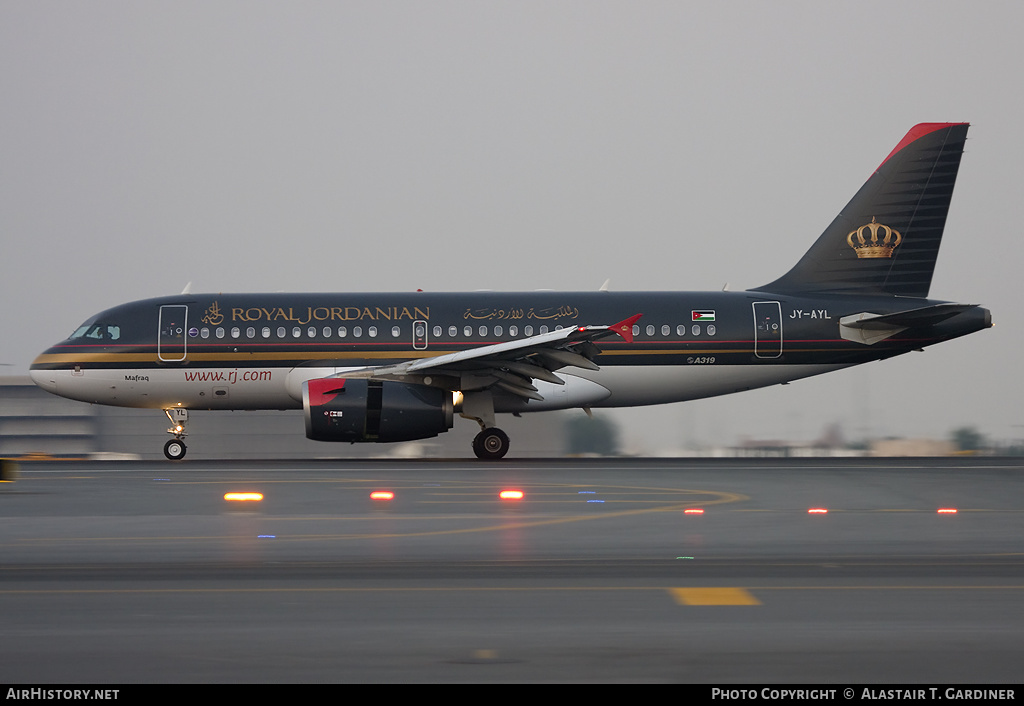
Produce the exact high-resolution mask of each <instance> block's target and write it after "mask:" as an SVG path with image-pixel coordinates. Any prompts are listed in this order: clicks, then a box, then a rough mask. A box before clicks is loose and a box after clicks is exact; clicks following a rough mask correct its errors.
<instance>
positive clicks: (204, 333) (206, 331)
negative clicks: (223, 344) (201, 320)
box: [199, 326, 210, 338]
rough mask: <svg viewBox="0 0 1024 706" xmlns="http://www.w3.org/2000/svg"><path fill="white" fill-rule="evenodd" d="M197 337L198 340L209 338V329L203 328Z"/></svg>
mask: <svg viewBox="0 0 1024 706" xmlns="http://www.w3.org/2000/svg"><path fill="white" fill-rule="evenodd" d="M199 337H200V338H209V337H210V329H208V328H206V327H205V326H203V328H202V330H201V331H200V332H199Z"/></svg>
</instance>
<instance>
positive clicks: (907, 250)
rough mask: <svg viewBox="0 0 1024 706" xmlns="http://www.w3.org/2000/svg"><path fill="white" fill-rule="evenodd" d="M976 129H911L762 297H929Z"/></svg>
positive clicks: (957, 125) (924, 126)
mask: <svg viewBox="0 0 1024 706" xmlns="http://www.w3.org/2000/svg"><path fill="white" fill-rule="evenodd" d="M968 127H969V125H968V124H967V123H921V124H920V125H915V126H914V127H913V128H911V129H910V132H908V133H907V134H906V136H905V137H904V138H903V139H902V140H901V141H900V143H899V144H898V145H896V148H895V149H894V150H893V151H892V152H890V153H889V156H888V157H886V158H885V160H884V161H883V162H882V163H881V165H879V167H878V169H876V170H875V173H874V174H872V175H871V177H870V178H869V179H868V180H867V182H866V183H865V184H864V186H862V187H861V189H860V191H858V192H857V194H856V196H854V197H853V199H851V201H850V203H848V204H847V205H846V208H844V209H843V210H842V212H840V214H839V215H838V216H836V218H835V220H834V221H832V224H831V225H829V227H828V228H826V229H825V232H823V233H822V234H821V236H820V237H819V238H818V240H817V241H816V242H815V243H814V245H812V246H811V249H810V250H808V251H807V253H806V254H805V255H804V256H803V258H801V259H800V261H799V262H798V263H797V264H796V266H795V267H793V269H791V270H790V271H789V272H787V273H786V274H785V275H783V276H782V277H780V278H779V279H777V280H775V281H774V282H772V283H770V284H766V285H764V286H763V287H757V288H755V289H756V291H766V292H779V293H784V294H805V293H831V294H890V295H895V296H904V297H927V296H928V290H929V288H930V287H931V282H932V274H933V273H934V271H935V260H936V258H937V257H938V254H939V244H940V242H941V241H942V231H943V229H944V228H945V225H946V214H947V213H948V212H949V202H950V199H951V198H952V196H953V186H954V184H955V183H956V175H957V171H958V170H959V168H960V157H961V155H962V154H963V150H964V142H965V141H966V139H967V128H968Z"/></svg>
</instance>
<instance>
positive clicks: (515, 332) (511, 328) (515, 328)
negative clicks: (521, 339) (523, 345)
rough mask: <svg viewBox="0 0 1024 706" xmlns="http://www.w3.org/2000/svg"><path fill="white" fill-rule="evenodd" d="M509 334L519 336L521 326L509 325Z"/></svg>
mask: <svg viewBox="0 0 1024 706" xmlns="http://www.w3.org/2000/svg"><path fill="white" fill-rule="evenodd" d="M508 335H509V336H512V337H515V336H518V335H519V327H518V326H509V327H508Z"/></svg>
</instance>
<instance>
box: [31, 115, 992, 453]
mask: <svg viewBox="0 0 1024 706" xmlns="http://www.w3.org/2000/svg"><path fill="white" fill-rule="evenodd" d="M968 127H969V125H968V124H967V123H922V124H919V125H916V126H914V127H913V128H911V129H910V131H909V132H908V133H907V134H906V136H905V137H904V138H903V139H902V140H901V141H900V142H899V144H897V145H896V148H895V149H893V150H892V152H890V153H889V155H888V156H887V157H886V158H885V160H883V161H882V163H881V164H880V165H879V167H878V168H877V169H876V170H875V172H874V173H873V174H872V175H871V176H870V178H869V179H868V180H867V182H866V183H865V184H864V185H863V187H861V189H860V190H859V191H858V192H857V194H856V195H855V196H854V197H853V199H852V200H851V201H850V202H849V203H848V204H847V206H846V208H844V209H843V210H842V212H841V213H840V214H839V215H838V216H837V217H836V218H835V220H833V221H832V223H831V224H830V225H829V226H828V227H827V228H826V229H825V230H824V232H823V233H822V234H821V236H820V237H819V238H818V239H817V240H816V241H815V242H814V244H813V245H812V246H811V248H810V250H808V251H807V253H806V254H805V255H804V256H803V257H802V258H801V259H800V260H799V261H798V262H797V263H796V265H795V266H793V268H792V269H791V270H789V272H787V273H786V274H784V275H782V276H781V277H779V278H778V279H776V280H774V281H772V282H770V283H769V284H766V285H763V286H760V287H755V288H753V289H749V290H745V291H716V292H621V293H619V292H610V291H605V290H604V288H602V290H598V291H593V292H551V291H542V292H508V293H501V292H473V293H436V294H432V293H426V292H408V293H378V294H370V293H360V294H356V293H349V294H343V293H321V294H195V295H194V294H191V293H188V292H186V293H183V294H182V295H178V296H170V297H162V298H155V299H146V300H143V301H136V302H132V303H128V304H123V305H120V306H116V307H114V308H112V309H109V310H107V311H104V312H102V313H99V314H97V315H95V316H93V317H91V318H89V319H88V320H87V321H85V323H83V324H82V325H81V326H80V327H79V328H78V329H77V330H76V331H75V332H74V333H72V334H71V336H70V337H69V338H67V339H65V340H63V341H61V342H60V343H58V344H56V345H54V346H52V347H51V348H49V349H48V350H46V351H45V352H44V353H42V354H41V355H39V356H38V357H37V358H36V359H35V361H34V362H33V363H32V365H31V370H30V374H31V376H32V379H33V380H34V381H35V383H36V384H37V385H39V386H40V387H42V388H43V389H45V390H47V391H49V392H52V393H54V394H57V395H60V396H62V397H67V398H71V399H74V400H81V401H84V402H91V403H96V404H105V405H119V406H124V407H138V408H154V409H162V410H164V412H165V413H166V414H167V416H168V418H169V419H170V421H171V425H172V426H171V428H170V429H168V433H169V434H171V436H172V438H171V439H170V440H169V441H168V442H167V443H166V444H165V446H164V454H165V455H166V457H167V458H168V459H171V460H180V459H181V458H183V457H184V456H185V452H186V446H185V442H184V438H185V436H186V433H187V432H186V424H187V421H188V411H189V410H200V409H204V410H205V409H209V410H217V409H219V410H250V409H296V410H297V409H302V410H303V411H304V418H305V431H306V436H307V437H308V438H310V439H314V440H319V441H344V442H352V443H356V442H382V443H383V442H396V441H408V440H414V439H425V438H430V437H434V436H437V435H438V434H441V433H443V432H446V431H448V429H450V428H452V426H453V425H454V417H455V415H456V414H458V415H460V416H461V417H463V418H466V419H469V420H472V421H475V422H476V423H477V424H478V425H479V427H480V432H479V434H477V436H476V437H475V439H474V441H473V451H474V453H475V455H476V456H477V457H478V458H480V459H487V460H496V459H500V458H502V457H504V456H505V454H506V453H507V452H508V450H509V438H508V435H507V434H505V433H504V432H503V431H502V430H501V429H499V428H498V427H497V425H496V416H497V415H499V414H514V415H519V414H524V413H530V412H542V411H548V410H560V409H570V408H582V409H583V410H584V411H586V412H587V413H588V414H590V413H591V410H593V409H599V408H608V407H631V406H639V405H654V404H664V403H670V402H681V401H685V400H693V399H699V398H704V397H711V396H715V395H723V394H728V393H734V392H740V391H743V390H750V389H754V388H760V387H765V386H768V385H775V384H780V383H787V382H790V381H792V380H797V379H800V378H806V377H809V376H812V375H819V374H822V373H827V372H830V371H833V370H840V369H843V368H847V367H849V366H853V365H860V364H862V363H867V362H870V361H875V360H884V359H886V358H891V357H892V356H896V355H900V354H903V353H907V352H909V351H912V350H919V349H921V348H924V347H926V346H929V345H932V344H935V343H939V342H942V341H947V340H950V339H953V338H957V337H960V336H964V335H967V334H970V333H973V332H975V331H979V330H981V329H984V328H988V327H990V326H991V325H992V317H991V313H990V312H989V310H988V309H985V308H982V307H981V306H978V305H973V304H958V303H954V302H948V301H942V300H935V299H930V298H928V290H929V289H930V286H931V280H932V274H933V272H934V269H935V262H936V257H937V255H938V250H939V244H940V241H941V239H942V233H943V230H944V227H945V223H946V215H947V213H948V210H949V204H950V200H951V197H952V194H953V186H954V183H955V181H956V176H957V172H958V170H959V166H960V159H961V155H962V153H963V149H964V143H965V141H966V138H967V130H968ZM187 289H188V288H186V290H187Z"/></svg>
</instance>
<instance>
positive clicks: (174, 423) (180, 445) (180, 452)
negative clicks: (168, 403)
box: [164, 407, 188, 461]
mask: <svg viewBox="0 0 1024 706" xmlns="http://www.w3.org/2000/svg"><path fill="white" fill-rule="evenodd" d="M164 414H166V415H167V418H168V419H170V420H171V428H170V429H168V430H167V433H168V434H173V435H174V438H173V439H171V440H170V441H168V442H167V443H166V444H164V456H166V457H167V458H168V459H170V460H171V461H180V460H181V459H183V458H185V452H186V451H188V447H187V446H185V442H184V441H182V439H184V438H185V436H186V435H187V434H188V432H187V431H185V425H186V424H188V410H187V409H181V408H180V407H173V408H171V409H165V410H164Z"/></svg>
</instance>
